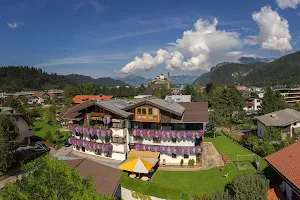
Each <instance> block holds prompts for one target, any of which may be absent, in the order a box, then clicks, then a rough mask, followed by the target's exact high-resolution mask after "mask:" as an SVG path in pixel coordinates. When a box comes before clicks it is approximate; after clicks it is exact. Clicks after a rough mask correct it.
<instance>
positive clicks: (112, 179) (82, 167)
mask: <svg viewBox="0 0 300 200" xmlns="http://www.w3.org/2000/svg"><path fill="white" fill-rule="evenodd" d="M65 162H66V163H67V164H68V165H69V166H70V167H71V168H76V169H77V170H78V171H79V172H80V173H81V174H82V176H83V177H87V176H88V175H91V176H93V177H94V183H95V185H96V186H97V188H98V192H99V193H100V194H106V195H109V196H111V197H112V196H114V195H115V192H116V190H117V187H118V185H119V178H120V175H121V171H120V170H118V169H115V168H112V167H109V166H106V165H103V164H101V163H98V162H94V161H92V160H89V159H76V160H65Z"/></svg>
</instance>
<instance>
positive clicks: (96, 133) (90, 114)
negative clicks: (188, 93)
mask: <svg viewBox="0 0 300 200" xmlns="http://www.w3.org/2000/svg"><path fill="white" fill-rule="evenodd" d="M62 118H63V119H65V120H68V121H69V128H70V130H71V132H72V135H73V136H72V137H71V138H70V139H69V140H70V143H72V144H73V148H74V150H75V151H80V152H84V153H87V154H92V155H95V156H102V157H107V158H110V159H115V160H125V159H127V154H128V152H129V151H130V150H131V149H136V150H138V151H152V152H160V161H161V162H165V163H166V164H179V163H180V160H181V159H183V160H184V163H185V164H187V162H188V160H189V159H194V160H195V161H198V160H200V155H201V151H202V148H201V143H202V142H203V141H204V131H203V130H205V124H206V123H207V122H208V104H207V103H206V102H185V103H174V102H173V103H170V102H167V101H165V100H163V99H157V98H152V97H151V98H144V99H135V100H133V101H124V100H119V99H114V100H108V101H86V102H83V103H81V104H79V105H76V106H74V107H72V108H70V109H68V110H66V111H65V112H64V113H62Z"/></svg>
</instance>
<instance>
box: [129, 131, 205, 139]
mask: <svg viewBox="0 0 300 200" xmlns="http://www.w3.org/2000/svg"><path fill="white" fill-rule="evenodd" d="M132 134H133V135H134V136H142V137H157V138H193V139H195V138H197V139H199V138H201V137H203V136H204V131H203V130H199V131H162V130H145V129H132Z"/></svg>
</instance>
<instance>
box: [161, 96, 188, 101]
mask: <svg viewBox="0 0 300 200" xmlns="http://www.w3.org/2000/svg"><path fill="white" fill-rule="evenodd" d="M191 99H192V95H167V96H166V98H165V100H166V101H168V102H191Z"/></svg>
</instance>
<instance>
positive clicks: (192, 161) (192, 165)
mask: <svg viewBox="0 0 300 200" xmlns="http://www.w3.org/2000/svg"><path fill="white" fill-rule="evenodd" d="M194 164H195V160H194V159H191V167H194Z"/></svg>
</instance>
